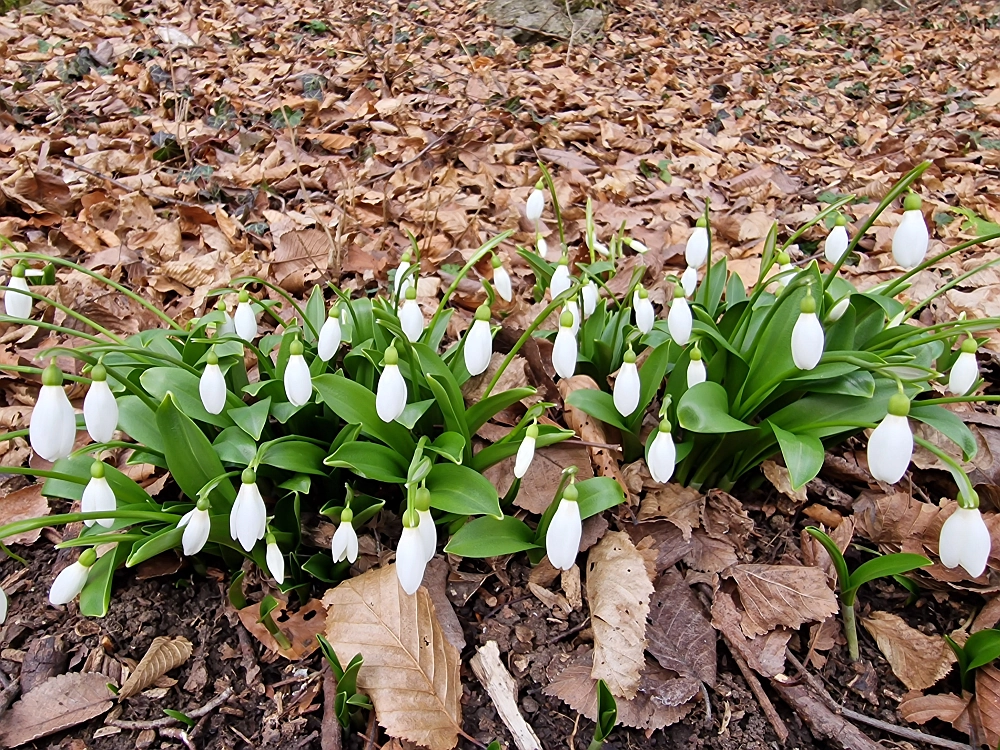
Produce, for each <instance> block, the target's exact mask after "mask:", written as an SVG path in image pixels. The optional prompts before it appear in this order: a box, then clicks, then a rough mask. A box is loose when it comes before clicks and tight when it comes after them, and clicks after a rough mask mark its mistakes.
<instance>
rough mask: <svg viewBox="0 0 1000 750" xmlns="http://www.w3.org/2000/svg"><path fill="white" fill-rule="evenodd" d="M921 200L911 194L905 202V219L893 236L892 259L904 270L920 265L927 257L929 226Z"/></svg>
mask: <svg viewBox="0 0 1000 750" xmlns="http://www.w3.org/2000/svg"><path fill="white" fill-rule="evenodd" d="M920 205H921V200H920V196H919V195H917V194H916V193H910V194H909V195H907V196H906V198H905V199H904V200H903V218H902V220H900V222H899V226H897V227H896V231H895V232H894V233H893V235H892V258H893V260H895V261H896V264H897V265H900V266H902V267H903V268H913V267H914V266H918V265H920V263H921V261H923V259H924V257H925V256H926V255H927V243H928V239H929V236H928V234H927V224H925V223H924V215H923V213H922V212H921V211H920Z"/></svg>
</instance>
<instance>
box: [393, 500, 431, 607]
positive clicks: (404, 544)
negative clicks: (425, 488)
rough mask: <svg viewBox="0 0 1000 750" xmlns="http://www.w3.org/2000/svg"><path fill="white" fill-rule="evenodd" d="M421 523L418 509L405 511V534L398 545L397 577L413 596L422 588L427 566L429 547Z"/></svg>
mask: <svg viewBox="0 0 1000 750" xmlns="http://www.w3.org/2000/svg"><path fill="white" fill-rule="evenodd" d="M419 523H420V519H419V517H418V516H417V513H416V511H413V512H410V511H406V512H405V513H403V534H402V536H401V537H400V538H399V546H397V547H396V577H397V578H398V579H399V585H400V586H401V587H402V588H403V591H405V592H406V593H407V594H409V595H411V596H412V595H413V594H415V593H416V591H417V589H418V588H420V583H421V581H423V580H424V569H425V568H426V567H427V548H426V547H425V546H424V540H423V538H422V537H421V536H420V531H419V530H418V528H417V527H418V525H419Z"/></svg>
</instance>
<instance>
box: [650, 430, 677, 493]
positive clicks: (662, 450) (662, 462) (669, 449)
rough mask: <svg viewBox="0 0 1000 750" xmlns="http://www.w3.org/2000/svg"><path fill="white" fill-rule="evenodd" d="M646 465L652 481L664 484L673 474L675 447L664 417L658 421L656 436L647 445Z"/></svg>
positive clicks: (675, 456)
mask: <svg viewBox="0 0 1000 750" xmlns="http://www.w3.org/2000/svg"><path fill="white" fill-rule="evenodd" d="M647 465H648V466H649V475H650V476H651V477H653V481H654V482H659V483H660V484H666V483H667V482H669V481H670V477H672V476H673V475H674V468H675V467H676V465H677V447H676V446H675V445H674V438H673V436H672V435H671V434H670V422H668V421H667V420H666V419H663V420H661V421H660V427H659V429H657V431H656V437H654V438H653V442H652V443H651V444H650V446H649V456H648V457H647Z"/></svg>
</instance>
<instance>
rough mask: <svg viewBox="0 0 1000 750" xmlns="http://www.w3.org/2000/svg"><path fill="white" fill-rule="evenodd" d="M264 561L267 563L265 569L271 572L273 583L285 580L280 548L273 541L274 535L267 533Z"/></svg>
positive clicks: (283, 560)
mask: <svg viewBox="0 0 1000 750" xmlns="http://www.w3.org/2000/svg"><path fill="white" fill-rule="evenodd" d="M264 562H265V563H267V570H268V572H269V573H270V574H271V577H272V578H273V579H274V581H275V583H277V584H278V585H279V586H280V585H281V584H283V583H284V582H285V558H284V557H283V556H282V554H281V548H280V547H278V543H277V542H275V541H274V535H273V534H268V535H267V549H266V551H265V552H264Z"/></svg>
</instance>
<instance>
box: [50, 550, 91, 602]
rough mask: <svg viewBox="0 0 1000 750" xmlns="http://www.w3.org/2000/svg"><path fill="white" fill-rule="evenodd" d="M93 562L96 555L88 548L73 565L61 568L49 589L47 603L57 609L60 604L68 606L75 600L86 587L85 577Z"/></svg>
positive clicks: (88, 573)
mask: <svg viewBox="0 0 1000 750" xmlns="http://www.w3.org/2000/svg"><path fill="white" fill-rule="evenodd" d="M95 562H97V553H96V552H95V551H94V550H93V549H92V548H88V549H85V550H84V551H83V553H82V554H81V555H80V558H79V559H78V560H77V561H76V562H75V563H73V564H72V565H69V566H68V567H65V568H63V569H62V571H60V573H59V575H57V576H56V579H55V580H54V581H53V582H52V588H51V589H49V602H51V603H52V604H53V605H55V606H57V607H58V606H59V605H60V604H69V603H70V602H71V601H73V600H74V599H76V597H78V596H79V595H80V592H81V591H83V587H84V586H86V585H87V577H88V576H89V575H90V569H91V568H92V567H94V563H95Z"/></svg>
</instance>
